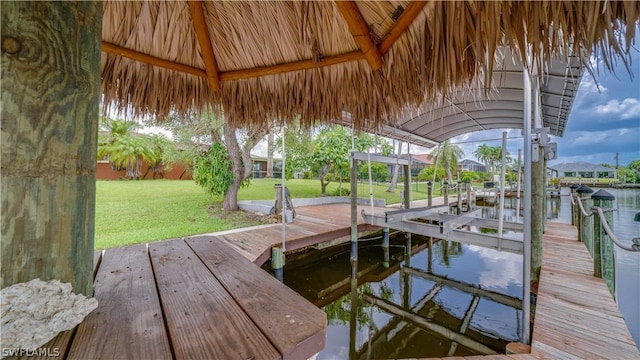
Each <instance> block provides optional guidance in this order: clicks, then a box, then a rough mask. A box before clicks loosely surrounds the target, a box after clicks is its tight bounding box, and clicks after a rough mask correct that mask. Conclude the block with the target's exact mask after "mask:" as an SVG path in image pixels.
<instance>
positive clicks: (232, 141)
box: [222, 121, 244, 211]
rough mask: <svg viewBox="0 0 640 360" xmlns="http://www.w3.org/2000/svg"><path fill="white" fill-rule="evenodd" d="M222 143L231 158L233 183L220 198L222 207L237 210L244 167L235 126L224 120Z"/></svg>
mask: <svg viewBox="0 0 640 360" xmlns="http://www.w3.org/2000/svg"><path fill="white" fill-rule="evenodd" d="M223 132H224V143H225V145H226V146H227V151H229V158H230V159H231V172H232V173H233V183H231V186H229V189H227V192H225V193H224V198H223V200H222V207H223V208H224V209H225V210H227V211H236V210H238V209H239V208H238V189H240V184H242V182H243V181H244V179H243V178H242V176H243V174H244V169H243V166H242V154H241V153H240V145H239V144H238V139H237V138H236V128H235V127H233V126H231V125H230V124H229V123H227V122H226V121H225V123H224V125H223Z"/></svg>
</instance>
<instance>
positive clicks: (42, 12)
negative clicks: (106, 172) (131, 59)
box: [0, 1, 102, 296]
mask: <svg viewBox="0 0 640 360" xmlns="http://www.w3.org/2000/svg"><path fill="white" fill-rule="evenodd" d="M0 13H1V16H2V17H1V21H0V24H1V27H2V109H1V116H2V133H1V141H0V142H1V145H0V146H1V149H2V154H1V171H0V172H1V174H2V180H1V181H0V183H1V194H0V195H1V198H2V211H1V212H2V215H1V228H2V233H1V236H2V244H1V247H2V251H1V252H2V262H1V271H0V273H1V274H2V275H1V277H2V281H1V282H0V288H4V287H7V286H10V285H12V284H15V283H21V282H26V281H29V280H32V279H35V278H40V279H42V280H44V281H47V280H51V279H58V280H60V281H62V282H70V283H71V285H72V286H73V291H74V292H76V293H83V294H85V295H88V296H91V295H92V294H93V251H94V245H93V240H94V224H95V223H94V218H95V194H96V193H95V191H96V188H95V186H96V185H95V174H96V152H97V144H98V113H99V99H100V97H99V88H100V56H101V49H100V44H101V22H102V4H101V3H100V2H91V1H88V2H27V1H3V2H1V4H0Z"/></svg>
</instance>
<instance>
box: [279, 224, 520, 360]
mask: <svg viewBox="0 0 640 360" xmlns="http://www.w3.org/2000/svg"><path fill="white" fill-rule="evenodd" d="M381 243H382V242H381V240H373V241H368V242H363V243H361V244H360V247H359V250H358V252H359V256H358V264H357V269H352V268H351V266H350V262H349V245H348V244H347V245H345V246H338V247H334V248H329V249H325V250H322V251H316V250H309V251H308V252H306V253H301V254H296V255H290V256H289V257H288V258H287V264H286V266H285V276H284V278H285V283H286V284H287V285H289V286H290V287H291V288H293V289H294V290H296V291H297V292H299V293H300V294H301V295H303V296H305V297H306V298H307V299H308V300H309V301H311V302H313V303H315V304H316V305H317V306H320V307H322V308H323V309H324V310H325V312H326V313H327V318H328V320H329V323H328V327H327V345H326V347H325V349H324V350H323V351H322V352H321V353H320V354H319V355H318V359H346V358H351V359H378V358H419V357H443V356H468V355H474V354H487V353H495V352H497V353H503V352H504V347H505V345H506V343H507V342H510V341H517V337H518V333H519V326H520V324H519V317H520V310H518V306H516V305H513V303H516V302H518V301H519V300H518V299H517V297H518V296H521V294H522V288H521V287H522V284H521V277H522V270H521V268H522V263H521V260H520V259H519V257H518V256H517V255H513V254H504V253H500V252H497V251H493V250H489V249H484V248H478V247H475V246H469V245H465V244H460V243H455V242H447V241H437V242H435V243H434V244H432V246H431V247H430V246H429V245H430V241H429V240H428V239H426V238H424V237H421V236H417V235H415V234H414V235H413V236H412V237H410V238H405V237H404V236H403V235H402V234H398V235H397V236H392V238H391V240H390V246H389V248H390V250H389V252H390V254H389V255H390V256H389V266H388V267H385V266H383V264H382V259H383V250H382V247H381ZM407 249H409V251H410V254H411V255H410V256H405V253H406V251H407ZM352 271H354V272H355V273H357V278H356V279H351V278H350V274H351V272H352ZM496 293H497V294H496ZM505 303H506V304H510V305H505ZM520 307H521V305H520Z"/></svg>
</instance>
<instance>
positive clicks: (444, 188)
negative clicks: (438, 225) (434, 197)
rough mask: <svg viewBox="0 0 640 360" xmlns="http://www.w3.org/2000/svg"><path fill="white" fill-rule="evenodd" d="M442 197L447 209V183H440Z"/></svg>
mask: <svg viewBox="0 0 640 360" xmlns="http://www.w3.org/2000/svg"><path fill="white" fill-rule="evenodd" d="M442 195H443V196H444V205H445V206H446V207H447V208H449V183H448V182H447V181H445V182H443V183H442Z"/></svg>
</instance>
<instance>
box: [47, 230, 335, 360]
mask: <svg viewBox="0 0 640 360" xmlns="http://www.w3.org/2000/svg"><path fill="white" fill-rule="evenodd" d="M95 265H96V266H95V267H96V271H95V274H96V275H95V280H94V291H95V298H96V299H97V300H98V302H99V305H98V308H97V309H96V310H94V311H93V312H92V313H91V314H89V315H88V316H87V317H86V318H85V319H84V321H83V322H82V323H81V324H80V325H79V326H78V327H76V328H75V329H73V330H70V331H66V332H64V333H61V334H59V335H58V336H57V337H56V338H54V339H53V340H51V342H49V343H48V344H46V345H44V346H43V347H44V348H50V349H59V351H60V356H59V357H58V358H66V359H81V360H85V359H154V360H155V359H207V360H208V359H307V358H309V357H311V356H313V355H314V354H316V353H317V352H319V351H320V350H322V348H324V342H325V336H326V335H325V332H326V323H327V319H326V315H325V313H324V312H323V311H322V310H320V309H319V308H317V307H315V306H314V305H313V304H311V303H309V302H308V301H306V300H305V299H304V298H302V297H301V296H299V295H298V294H297V293H295V292H294V291H293V290H291V289H289V288H288V287H287V286H285V285H284V284H282V283H280V282H279V281H277V280H276V279H275V278H273V277H272V276H271V275H269V274H268V273H266V272H265V271H263V270H262V269H260V268H259V267H258V266H256V265H254V264H252V263H251V262H250V261H249V260H247V259H246V258H244V257H243V256H242V255H240V254H239V253H238V252H236V251H234V250H233V249H232V248H230V247H229V246H227V245H226V244H224V243H222V242H220V241H217V240H216V239H213V238H208V237H200V238H198V239H195V238H191V239H189V238H188V239H176V240H168V241H161V242H156V243H150V244H148V247H147V245H145V244H139V245H133V246H128V247H122V248H114V249H108V250H106V251H104V253H102V254H101V253H97V255H96V259H95Z"/></svg>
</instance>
